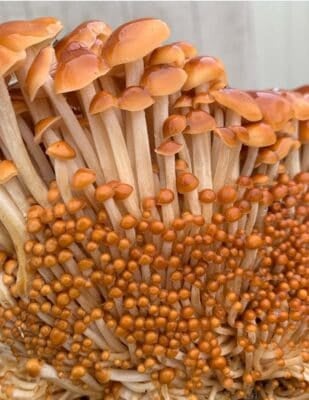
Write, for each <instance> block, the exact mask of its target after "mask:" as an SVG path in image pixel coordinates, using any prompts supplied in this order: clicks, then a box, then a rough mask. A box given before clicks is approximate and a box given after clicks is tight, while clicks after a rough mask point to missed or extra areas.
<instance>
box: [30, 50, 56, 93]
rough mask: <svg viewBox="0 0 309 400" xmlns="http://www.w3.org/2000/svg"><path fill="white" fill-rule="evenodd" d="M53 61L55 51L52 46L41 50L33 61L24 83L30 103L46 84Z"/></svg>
mask: <svg viewBox="0 0 309 400" xmlns="http://www.w3.org/2000/svg"><path fill="white" fill-rule="evenodd" d="M54 61H55V50H54V49H53V47H52V46H48V47H45V48H43V49H41V50H40V52H39V53H38V55H37V56H36V57H35V59H34V60H33V63H32V64H31V67H30V68H29V71H28V74H27V77H26V81H25V88H26V90H27V92H28V94H29V97H30V100H31V101H33V100H34V98H35V96H36V94H37V92H38V90H39V89H40V87H41V86H43V85H44V83H45V82H46V80H47V78H48V76H49V74H50V70H51V68H52V64H53V62H54Z"/></svg>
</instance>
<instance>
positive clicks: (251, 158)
mask: <svg viewBox="0 0 309 400" xmlns="http://www.w3.org/2000/svg"><path fill="white" fill-rule="evenodd" d="M258 153H259V149H258V148H257V147H248V151H247V156H246V161H245V162H244V165H243V167H242V170H241V176H250V175H251V174H252V171H253V170H254V165H255V161H256V157H257V155H258Z"/></svg>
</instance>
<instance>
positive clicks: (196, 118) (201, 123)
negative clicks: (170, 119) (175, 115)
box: [184, 110, 216, 135]
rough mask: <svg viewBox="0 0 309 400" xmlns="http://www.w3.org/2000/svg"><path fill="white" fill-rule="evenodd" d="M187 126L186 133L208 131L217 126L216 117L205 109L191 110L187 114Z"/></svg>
mask: <svg viewBox="0 0 309 400" xmlns="http://www.w3.org/2000/svg"><path fill="white" fill-rule="evenodd" d="M186 118H187V128H186V129H185V131H184V133H189V134H192V135H195V134H198V133H206V132H209V131H211V130H213V129H215V128H216V121H215V119H214V118H213V117H212V116H211V115H210V114H208V113H207V112H206V111H203V110H191V111H190V112H189V113H188V114H187V115H186Z"/></svg>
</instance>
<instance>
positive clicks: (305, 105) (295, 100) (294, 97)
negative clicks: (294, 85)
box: [283, 92, 309, 121]
mask: <svg viewBox="0 0 309 400" xmlns="http://www.w3.org/2000/svg"><path fill="white" fill-rule="evenodd" d="M283 95H284V97H286V98H287V99H288V100H289V101H290V102H291V104H292V108H293V110H294V116H295V118H296V119H298V120H300V121H305V120H307V119H309V99H306V98H305V97H304V96H303V95H302V94H301V93H297V92H284V93H283Z"/></svg>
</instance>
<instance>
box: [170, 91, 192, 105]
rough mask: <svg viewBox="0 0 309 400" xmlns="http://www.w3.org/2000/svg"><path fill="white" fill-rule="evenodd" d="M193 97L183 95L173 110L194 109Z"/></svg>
mask: <svg viewBox="0 0 309 400" xmlns="http://www.w3.org/2000/svg"><path fill="white" fill-rule="evenodd" d="M192 102H193V101H192V97H191V96H188V95H187V94H182V95H181V96H180V97H178V99H177V100H176V101H175V103H174V105H173V108H183V107H192Z"/></svg>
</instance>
